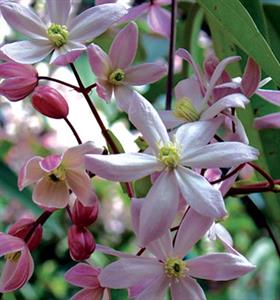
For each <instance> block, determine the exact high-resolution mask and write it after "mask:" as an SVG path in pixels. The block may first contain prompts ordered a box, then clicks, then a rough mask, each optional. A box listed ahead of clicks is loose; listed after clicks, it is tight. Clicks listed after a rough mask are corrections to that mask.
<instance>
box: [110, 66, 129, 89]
mask: <svg viewBox="0 0 280 300" xmlns="http://www.w3.org/2000/svg"><path fill="white" fill-rule="evenodd" d="M124 79H125V73H124V71H123V70H122V69H116V70H115V71H113V72H112V73H111V74H110V76H109V82H110V83H112V84H114V85H121V84H122V82H123V81H124Z"/></svg>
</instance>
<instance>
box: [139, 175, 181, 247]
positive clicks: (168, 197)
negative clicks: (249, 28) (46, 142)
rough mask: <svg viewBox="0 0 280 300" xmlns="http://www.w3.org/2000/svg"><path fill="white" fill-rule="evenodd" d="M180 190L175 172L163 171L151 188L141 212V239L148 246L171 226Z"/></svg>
mask: <svg viewBox="0 0 280 300" xmlns="http://www.w3.org/2000/svg"><path fill="white" fill-rule="evenodd" d="M178 203H179V191H178V187H177V184H176V179H175V176H174V173H173V172H172V171H170V172H166V171H164V172H162V173H161V175H160V176H159V178H158V179H157V180H156V182H155V183H154V184H153V186H152V188H151V189H150V191H149V193H148V195H147V196H146V199H145V201H144V204H143V207H142V209H141V212H140V224H139V240H140V241H141V246H147V245H148V244H149V243H150V242H151V241H153V240H156V239H158V238H159V237H160V236H162V235H163V234H164V233H165V232H166V231H168V230H169V228H170V227H171V224H172V222H173V221H174V219H175V216H176V213H177V211H178Z"/></svg>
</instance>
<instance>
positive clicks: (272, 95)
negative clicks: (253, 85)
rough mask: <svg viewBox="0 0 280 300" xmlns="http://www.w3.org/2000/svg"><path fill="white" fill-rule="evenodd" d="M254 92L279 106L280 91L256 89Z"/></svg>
mask: <svg viewBox="0 0 280 300" xmlns="http://www.w3.org/2000/svg"><path fill="white" fill-rule="evenodd" d="M256 94H257V95H259V96H261V97H262V98H264V99H265V100H266V101H268V102H270V103H272V104H275V105H278V106H280V91H273V90H263V89H258V90H257V91H256Z"/></svg>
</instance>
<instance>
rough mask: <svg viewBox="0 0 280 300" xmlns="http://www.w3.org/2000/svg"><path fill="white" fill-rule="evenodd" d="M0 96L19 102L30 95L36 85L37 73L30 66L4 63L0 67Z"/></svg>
mask: <svg viewBox="0 0 280 300" xmlns="http://www.w3.org/2000/svg"><path fill="white" fill-rule="evenodd" d="M0 78H3V79H4V80H3V81H2V82H1V84H0V95H2V96H5V97H6V98H8V99H9V100H10V101H19V100H22V99H23V98H25V97H27V96H28V95H30V94H31V93H32V92H33V91H34V89H35V87H36V86H37V84H38V73H37V71H36V69H35V68H34V67H33V66H31V65H22V64H18V63H15V62H6V63H3V64H1V65H0Z"/></svg>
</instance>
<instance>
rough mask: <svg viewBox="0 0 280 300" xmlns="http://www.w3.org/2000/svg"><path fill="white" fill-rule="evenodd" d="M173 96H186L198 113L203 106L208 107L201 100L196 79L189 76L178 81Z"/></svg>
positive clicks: (179, 97)
mask: <svg viewBox="0 0 280 300" xmlns="http://www.w3.org/2000/svg"><path fill="white" fill-rule="evenodd" d="M175 96H176V100H180V99H182V98H184V97H187V98H188V99H189V100H191V102H192V104H193V106H194V107H195V109H196V110H197V111H198V112H199V113H200V112H201V111H202V110H203V109H204V108H205V106H206V107H208V105H207V103H205V102H204V101H203V95H202V93H201V89H200V84H199V82H198V80H196V79H192V78H189V79H184V80H181V81H180V82H178V84H177V85H176V87H175Z"/></svg>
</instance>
